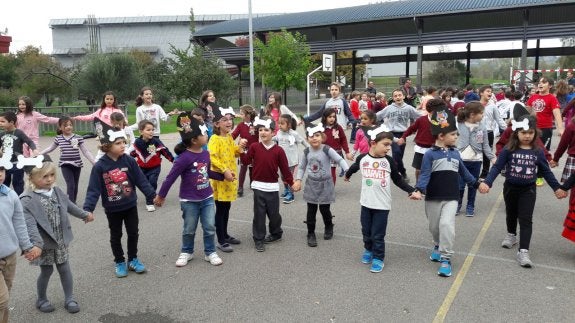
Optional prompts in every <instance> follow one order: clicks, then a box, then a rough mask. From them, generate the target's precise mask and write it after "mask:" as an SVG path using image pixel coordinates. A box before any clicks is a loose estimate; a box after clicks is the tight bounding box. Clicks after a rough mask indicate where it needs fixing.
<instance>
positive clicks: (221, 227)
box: [215, 201, 232, 244]
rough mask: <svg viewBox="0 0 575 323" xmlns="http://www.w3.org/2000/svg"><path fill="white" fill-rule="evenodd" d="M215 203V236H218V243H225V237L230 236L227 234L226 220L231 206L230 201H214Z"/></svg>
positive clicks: (228, 217)
mask: <svg viewBox="0 0 575 323" xmlns="http://www.w3.org/2000/svg"><path fill="white" fill-rule="evenodd" d="M215 204H216V236H217V237H218V243H219V244H224V243H226V239H228V238H229V237H230V236H229V235H228V221H229V219H230V208H231V207H232V202H222V201H215Z"/></svg>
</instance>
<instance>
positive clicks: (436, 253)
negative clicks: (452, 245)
mask: <svg viewBox="0 0 575 323" xmlns="http://www.w3.org/2000/svg"><path fill="white" fill-rule="evenodd" d="M429 259H430V260H431V261H434V262H439V261H440V260H441V253H440V252H439V246H435V247H433V250H431V255H430V256H429Z"/></svg>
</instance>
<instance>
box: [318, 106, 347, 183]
mask: <svg viewBox="0 0 575 323" xmlns="http://www.w3.org/2000/svg"><path fill="white" fill-rule="evenodd" d="M336 118H337V115H336V112H335V110H334V109H333V108H327V109H325V110H324V111H323V115H322V117H321V124H322V125H323V126H324V128H325V131H324V133H325V142H324V143H325V144H326V145H328V146H329V147H331V148H333V150H335V151H336V152H337V153H338V154H339V155H340V156H343V152H345V154H346V155H345V156H346V157H347V159H351V158H353V156H352V154H350V152H349V146H348V144H347V139H346V137H345V132H344V130H343V128H342V127H341V125H340V124H338V123H337V122H336ZM335 168H336V164H335V163H333V162H332V164H331V177H332V178H333V183H334V184H335V178H336V177H335ZM342 176H343V175H342Z"/></svg>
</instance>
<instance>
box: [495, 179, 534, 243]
mask: <svg viewBox="0 0 575 323" xmlns="http://www.w3.org/2000/svg"><path fill="white" fill-rule="evenodd" d="M536 197H537V188H536V187H535V185H529V186H514V185H510V184H507V183H505V184H503V198H504V200H505V212H506V213H507V216H506V222H507V232H508V233H511V234H517V222H519V229H520V231H519V249H528V250H529V243H530V242H531V231H532V226H533V209H534V208H535V198H536Z"/></svg>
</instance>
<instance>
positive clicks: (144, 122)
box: [138, 120, 155, 131]
mask: <svg viewBox="0 0 575 323" xmlns="http://www.w3.org/2000/svg"><path fill="white" fill-rule="evenodd" d="M147 125H151V126H152V127H154V123H152V121H150V120H142V121H140V122H138V130H140V131H143V130H144V129H145V128H146V126H147ZM154 128H155V127H154Z"/></svg>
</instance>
